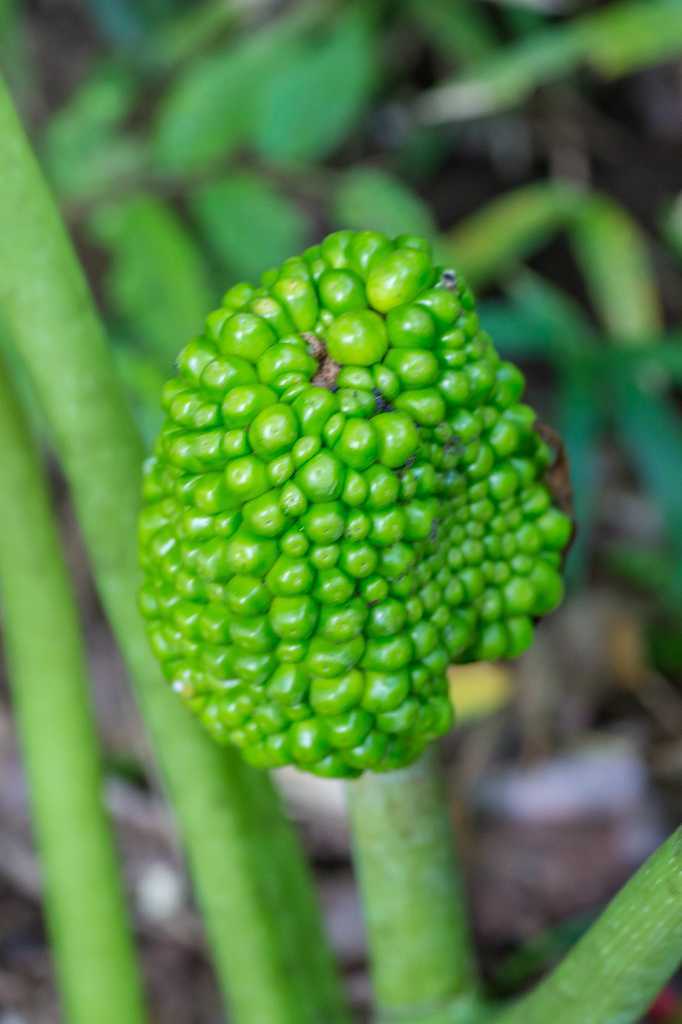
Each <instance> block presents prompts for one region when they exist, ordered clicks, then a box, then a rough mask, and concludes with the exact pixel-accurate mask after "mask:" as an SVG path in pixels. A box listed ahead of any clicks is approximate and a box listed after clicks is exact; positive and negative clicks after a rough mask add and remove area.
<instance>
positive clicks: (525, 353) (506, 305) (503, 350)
mask: <svg viewBox="0 0 682 1024" xmlns="http://www.w3.org/2000/svg"><path fill="white" fill-rule="evenodd" d="M478 313H479V316H480V318H481V324H482V325H483V328H484V330H486V331H487V332H488V334H490V336H491V337H492V339H493V341H494V342H495V348H496V349H498V351H499V353H500V355H502V356H504V358H505V359H513V360H522V359H536V358H547V355H548V345H547V329H546V325H545V323H544V321H543V320H541V319H539V318H538V317H537V316H536V315H535V314H534V313H529V312H528V311H527V310H525V309H520V308H519V307H518V306H517V305H516V304H514V303H511V302H509V301H507V300H505V299H490V300H488V301H487V302H481V303H479V306H478Z"/></svg>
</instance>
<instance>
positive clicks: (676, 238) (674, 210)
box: [661, 192, 682, 260]
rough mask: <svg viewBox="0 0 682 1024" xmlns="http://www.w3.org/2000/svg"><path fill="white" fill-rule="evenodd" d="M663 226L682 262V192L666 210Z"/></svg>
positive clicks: (669, 241) (667, 238)
mask: <svg viewBox="0 0 682 1024" xmlns="http://www.w3.org/2000/svg"><path fill="white" fill-rule="evenodd" d="M661 226H662V228H663V234H664V235H665V238H666V241H667V242H668V244H669V245H670V246H671V248H672V249H673V250H674V251H675V254H676V255H677V256H678V257H679V259H681V260H682V192H680V194H679V195H678V196H677V198H676V199H675V201H674V202H673V203H671V204H670V206H669V207H668V209H667V210H666V212H665V214H664V216H663V218H662V224H661Z"/></svg>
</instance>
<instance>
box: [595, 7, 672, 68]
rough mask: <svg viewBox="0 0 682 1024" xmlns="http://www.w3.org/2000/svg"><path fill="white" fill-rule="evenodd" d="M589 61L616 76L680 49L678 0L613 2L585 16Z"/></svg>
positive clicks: (647, 64)
mask: <svg viewBox="0 0 682 1024" xmlns="http://www.w3.org/2000/svg"><path fill="white" fill-rule="evenodd" d="M584 20H585V22H586V24H587V51H588V57H589V60H590V62H591V63H592V64H593V65H594V66H595V67H597V68H598V69H599V71H601V72H602V74H606V75H610V76H613V77H615V76H617V75H624V74H627V73H628V72H631V71H636V70H637V69H638V68H641V67H648V66H650V65H651V64H655V63H657V62H658V61H662V60H665V59H666V58H668V57H674V56H677V55H678V54H679V52H680V49H682V4H680V3H679V0H635V2H631V3H621V4H612V5H611V6H610V7H608V8H607V9H606V10H604V11H599V12H597V13H596V14H593V15H591V16H590V17H589V18H585V19H584Z"/></svg>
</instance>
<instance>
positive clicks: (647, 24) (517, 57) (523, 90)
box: [418, 0, 682, 122]
mask: <svg viewBox="0 0 682 1024" xmlns="http://www.w3.org/2000/svg"><path fill="white" fill-rule="evenodd" d="M680 47H682V4H680V2H679V0H624V2H621V3H614V4H611V5H610V6H609V7H607V8H606V9H604V10H598V11H596V12H594V13H590V14H584V15H582V16H581V17H576V18H573V19H571V20H570V21H566V22H564V23H563V24H562V25H555V26H553V27H552V28H548V29H540V30H538V31H536V32H534V33H532V34H531V35H530V36H527V37H525V38H524V39H522V40H521V41H520V42H518V43H516V44H515V45H512V46H509V47H506V48H505V50H504V52H502V53H500V54H499V55H498V54H494V55H493V56H491V57H490V58H488V59H484V60H482V61H481V62H480V63H479V65H478V66H477V67H475V68H473V69H471V70H469V71H466V72H464V73H463V74H461V75H459V76H457V77H456V78H454V79H453V80H452V81H450V82H446V83H445V84H443V85H438V86H436V87H435V88H433V89H431V90H430V91H429V92H427V93H425V94H424V96H422V98H421V99H420V100H419V103H418V113H419V115H420V116H421V117H422V118H423V119H424V120H426V121H431V122H439V121H450V120H462V119H465V118H470V117H480V116H481V115H482V114H490V113H494V112H495V111H498V110H505V109H508V108H509V107H513V106H516V105H517V104H519V103H521V102H522V101H523V100H525V99H526V98H527V97H528V96H529V95H530V94H531V93H532V92H533V91H534V90H535V89H537V88H538V86H541V85H544V84H545V83H546V82H549V81H553V80H555V79H557V78H560V77H561V76H563V75H566V74H568V73H569V72H570V71H573V70H574V69H575V68H576V67H577V66H578V65H579V64H580V63H583V62H585V61H588V62H589V63H591V64H592V65H593V66H594V67H595V68H596V69H597V70H598V71H600V72H601V73H602V74H607V75H611V76H614V75H622V74H626V73H627V72H630V71H634V70H636V69H637V68H640V67H643V66H648V65H649V64H652V63H656V62H657V61H660V60H664V59H665V58H667V57H671V56H673V55H674V54H676V53H678V52H679V50H680Z"/></svg>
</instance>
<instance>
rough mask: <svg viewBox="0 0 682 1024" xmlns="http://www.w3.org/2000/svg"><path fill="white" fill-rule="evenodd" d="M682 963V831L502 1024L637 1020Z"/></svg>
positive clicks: (623, 1023)
mask: <svg viewBox="0 0 682 1024" xmlns="http://www.w3.org/2000/svg"><path fill="white" fill-rule="evenodd" d="M681 961H682V829H678V830H677V831H676V832H675V833H674V834H673V835H672V836H671V837H670V838H669V839H668V840H667V842H665V843H664V844H663V845H662V846H661V847H660V848H659V849H658V850H657V851H656V853H654V854H653V855H652V856H651V857H650V858H649V860H648V861H647V862H646V863H645V864H644V866H643V867H642V868H640V870H639V871H638V872H637V873H636V874H635V875H634V876H633V878H631V879H630V881H629V882H628V883H627V885H626V886H625V887H624V888H623V889H621V891H620V892H619V893H618V895H617V896H616V897H615V898H614V899H613V900H612V901H611V903H610V904H609V906H608V907H607V908H606V910H605V911H604V913H603V914H602V915H601V917H600V918H599V920H598V921H597V922H596V923H595V924H594V925H593V926H592V928H590V930H589V931H588V932H587V934H586V935H584V936H583V938H582V939H581V940H580V941H579V942H578V944H577V945H576V946H575V948H574V949H573V950H572V951H571V952H570V953H569V954H568V955H567V956H566V958H565V960H564V961H563V962H562V963H561V964H560V965H559V967H557V969H556V970H555V971H554V972H553V973H552V974H551V975H550V976H549V977H548V978H547V979H546V981H543V982H542V983H541V984H540V985H539V986H538V987H537V988H536V989H535V990H534V991H533V992H531V993H530V995H528V996H526V997H525V998H524V999H521V1000H520V1001H519V1002H518V1003H516V1004H514V1006H512V1007H511V1008H510V1009H509V1010H507V1011H506V1012H505V1013H502V1014H501V1015H500V1016H499V1017H498V1018H496V1022H497V1024H547V1022H548V1021H551V1024H634V1022H635V1021H637V1020H639V1019H640V1018H641V1017H642V1016H643V1015H644V1014H645V1013H646V1011H647V1009H648V1007H649V1006H650V1005H651V1003H652V1002H653V1000H654V999H655V997H656V995H657V993H658V992H659V991H660V990H661V988H663V986H664V985H665V983H666V981H667V980H668V978H669V977H670V976H671V975H672V974H673V972H674V971H675V970H676V969H677V967H678V965H679V964H680V962H681Z"/></svg>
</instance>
